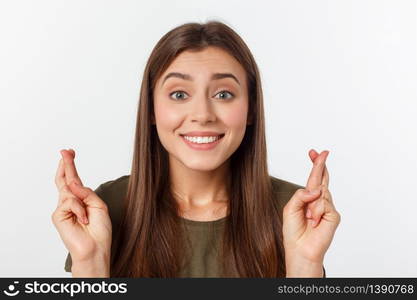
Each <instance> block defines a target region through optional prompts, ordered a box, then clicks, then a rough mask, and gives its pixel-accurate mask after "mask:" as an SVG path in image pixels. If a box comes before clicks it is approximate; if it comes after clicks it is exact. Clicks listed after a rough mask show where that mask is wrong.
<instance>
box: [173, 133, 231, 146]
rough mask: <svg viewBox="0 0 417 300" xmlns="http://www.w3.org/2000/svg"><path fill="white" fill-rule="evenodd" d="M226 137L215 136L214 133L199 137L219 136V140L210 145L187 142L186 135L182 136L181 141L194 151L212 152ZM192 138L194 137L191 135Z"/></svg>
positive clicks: (221, 135)
mask: <svg viewBox="0 0 417 300" xmlns="http://www.w3.org/2000/svg"><path fill="white" fill-rule="evenodd" d="M224 135H225V134H224V133H222V134H218V135H215V134H213V133H211V135H199V137H205V136H218V137H219V138H217V139H216V140H215V141H213V142H209V143H195V142H192V141H189V140H187V139H186V138H185V136H184V135H182V134H180V136H181V139H182V140H183V141H184V142H185V144H187V145H188V146H189V147H190V148H191V149H194V150H211V149H214V148H215V147H216V146H217V145H218V144H219V143H220V142H221V141H222V139H223V137H224ZM190 136H193V135H190ZM194 137H195V136H194Z"/></svg>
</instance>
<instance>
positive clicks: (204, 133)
mask: <svg viewBox="0 0 417 300" xmlns="http://www.w3.org/2000/svg"><path fill="white" fill-rule="evenodd" d="M180 135H181V136H185V135H186V136H224V133H222V132H216V131H190V132H187V133H182V134H180Z"/></svg>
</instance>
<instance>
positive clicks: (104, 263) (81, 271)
mask: <svg viewBox="0 0 417 300" xmlns="http://www.w3.org/2000/svg"><path fill="white" fill-rule="evenodd" d="M71 272H72V277H85V278H86V277H100V278H108V277H110V259H109V256H108V255H100V256H98V257H96V258H94V259H92V260H89V261H82V262H80V261H74V262H73V263H72V268H71Z"/></svg>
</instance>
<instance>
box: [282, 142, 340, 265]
mask: <svg viewBox="0 0 417 300" xmlns="http://www.w3.org/2000/svg"><path fill="white" fill-rule="evenodd" d="M328 154H329V151H323V152H322V153H320V154H318V153H317V152H316V151H314V150H310V151H309V156H310V159H311V161H312V162H313V164H314V165H313V168H312V171H311V173H310V176H309V178H308V181H307V185H306V189H299V190H297V191H296V192H295V194H294V195H293V197H292V198H291V199H290V201H288V203H287V204H286V206H285V207H284V211H283V240H284V248H285V256H286V264H287V266H290V267H292V266H297V267H299V268H300V267H301V266H303V267H304V266H308V265H311V266H313V267H314V268H316V269H317V268H318V266H320V272H321V266H322V263H323V259H324V255H325V253H326V251H327V249H328V248H329V246H330V243H331V241H332V239H333V236H334V233H335V231H336V228H337V226H338V225H339V223H340V214H339V213H338V212H337V211H336V209H335V207H334V204H333V200H332V196H331V194H330V191H329V190H328V186H329V173H328V171H327V168H326V165H325V162H326V159H327V156H328ZM314 190H316V193H315V194H314V193H313V194H309V193H308V192H311V191H314Z"/></svg>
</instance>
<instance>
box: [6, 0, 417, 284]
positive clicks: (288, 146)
mask: <svg viewBox="0 0 417 300" xmlns="http://www.w3.org/2000/svg"><path fill="white" fill-rule="evenodd" d="M416 17H417V6H416V2H415V1H406V0H402V1H381V0H375V1H363V0H362V1H357V0H354V1H340V0H339V1H323V0H315V1H310V0H296V1H294V0H291V1H290V0H287V1H261V0H258V1H216V0H209V1H159V0H154V1H146V2H145V1H98V0H90V1H79V0H77V1H62V0H53V1H52V0H51V1H46V0H43V1H0V44H1V46H0V103H1V105H0V107H1V108H0V137H1V139H0V145H1V146H0V193H1V194H0V211H1V217H0V234H1V238H2V242H1V247H0V276H2V277H6V276H10V277H32V276H33V277H55V276H56V277H69V276H71V274H70V273H65V272H64V261H65V257H66V254H67V250H66V249H65V247H64V245H63V243H62V242H61V240H60V238H59V235H58V233H57V231H56V229H55V228H54V226H53V224H52V222H51V214H52V212H53V211H54V210H55V207H56V204H57V201H58V193H57V191H56V188H55V185H54V176H55V171H56V169H57V166H58V161H59V159H60V154H59V150H60V149H61V148H74V149H76V151H77V154H78V156H77V158H76V163H77V166H78V169H79V173H80V176H81V177H82V180H83V181H84V183H85V184H86V185H87V186H90V187H91V188H96V187H97V186H98V185H99V184H100V183H102V182H104V181H108V180H111V179H114V178H117V177H120V176H122V175H126V174H129V172H130V162H131V157H132V151H133V137H134V126H135V114H136V108H137V101H138V95H139V86H140V80H141V76H142V72H143V69H144V66H145V63H146V60H147V58H148V56H149V54H150V51H151V50H152V48H153V47H154V45H155V44H156V42H157V41H158V40H159V39H160V38H161V37H162V35H163V34H165V33H166V32H167V31H168V30H170V29H172V28H173V27H175V26H177V25H180V24H182V23H185V22H190V21H197V22H200V21H201V22H203V21H207V20H210V19H217V20H220V21H223V22H225V23H226V24H228V25H229V26H231V27H232V28H234V29H235V30H236V31H237V32H238V33H239V34H240V35H241V36H242V37H243V39H244V40H245V41H246V42H247V44H248V45H249V47H250V49H251V50H252V52H253V54H254V56H255V59H256V60H257V63H258V65H259V67H260V71H261V76H262V80H263V88H264V92H265V95H264V96H265V110H266V122H267V137H268V155H269V158H268V159H269V168H270V173H271V174H272V175H274V176H278V177H280V178H282V179H285V180H288V181H291V182H294V183H298V184H302V185H305V184H306V181H307V178H308V174H309V172H310V169H311V166H312V164H311V162H310V160H309V158H308V154H307V151H308V150H309V149H310V148H315V149H316V150H318V151H321V150H330V155H329V158H328V163H327V165H328V169H329V173H330V191H331V192H332V195H333V199H334V201H335V204H336V207H337V209H338V210H339V212H340V213H341V215H342V222H341V224H340V226H339V228H338V230H337V232H336V235H335V238H334V240H333V243H332V245H331V247H330V249H329V251H328V252H327V255H326V258H325V266H326V269H327V275H328V276H329V277H359V276H361V277H383V276H392V277H397V276H398V277H403V276H414V277H415V276H417V259H416V256H415V254H416V253H417V241H416V237H417V218H416V212H417V205H416V202H417V196H416V195H417V194H416V192H415V190H416V189H415V187H416V184H415V182H416V179H417V178H416V174H417V158H416V155H417V140H416V137H417V132H416V131H417V130H416V129H417V121H416V113H417V86H416V83H417V46H416V41H417V23H416V19H417V18H416Z"/></svg>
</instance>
